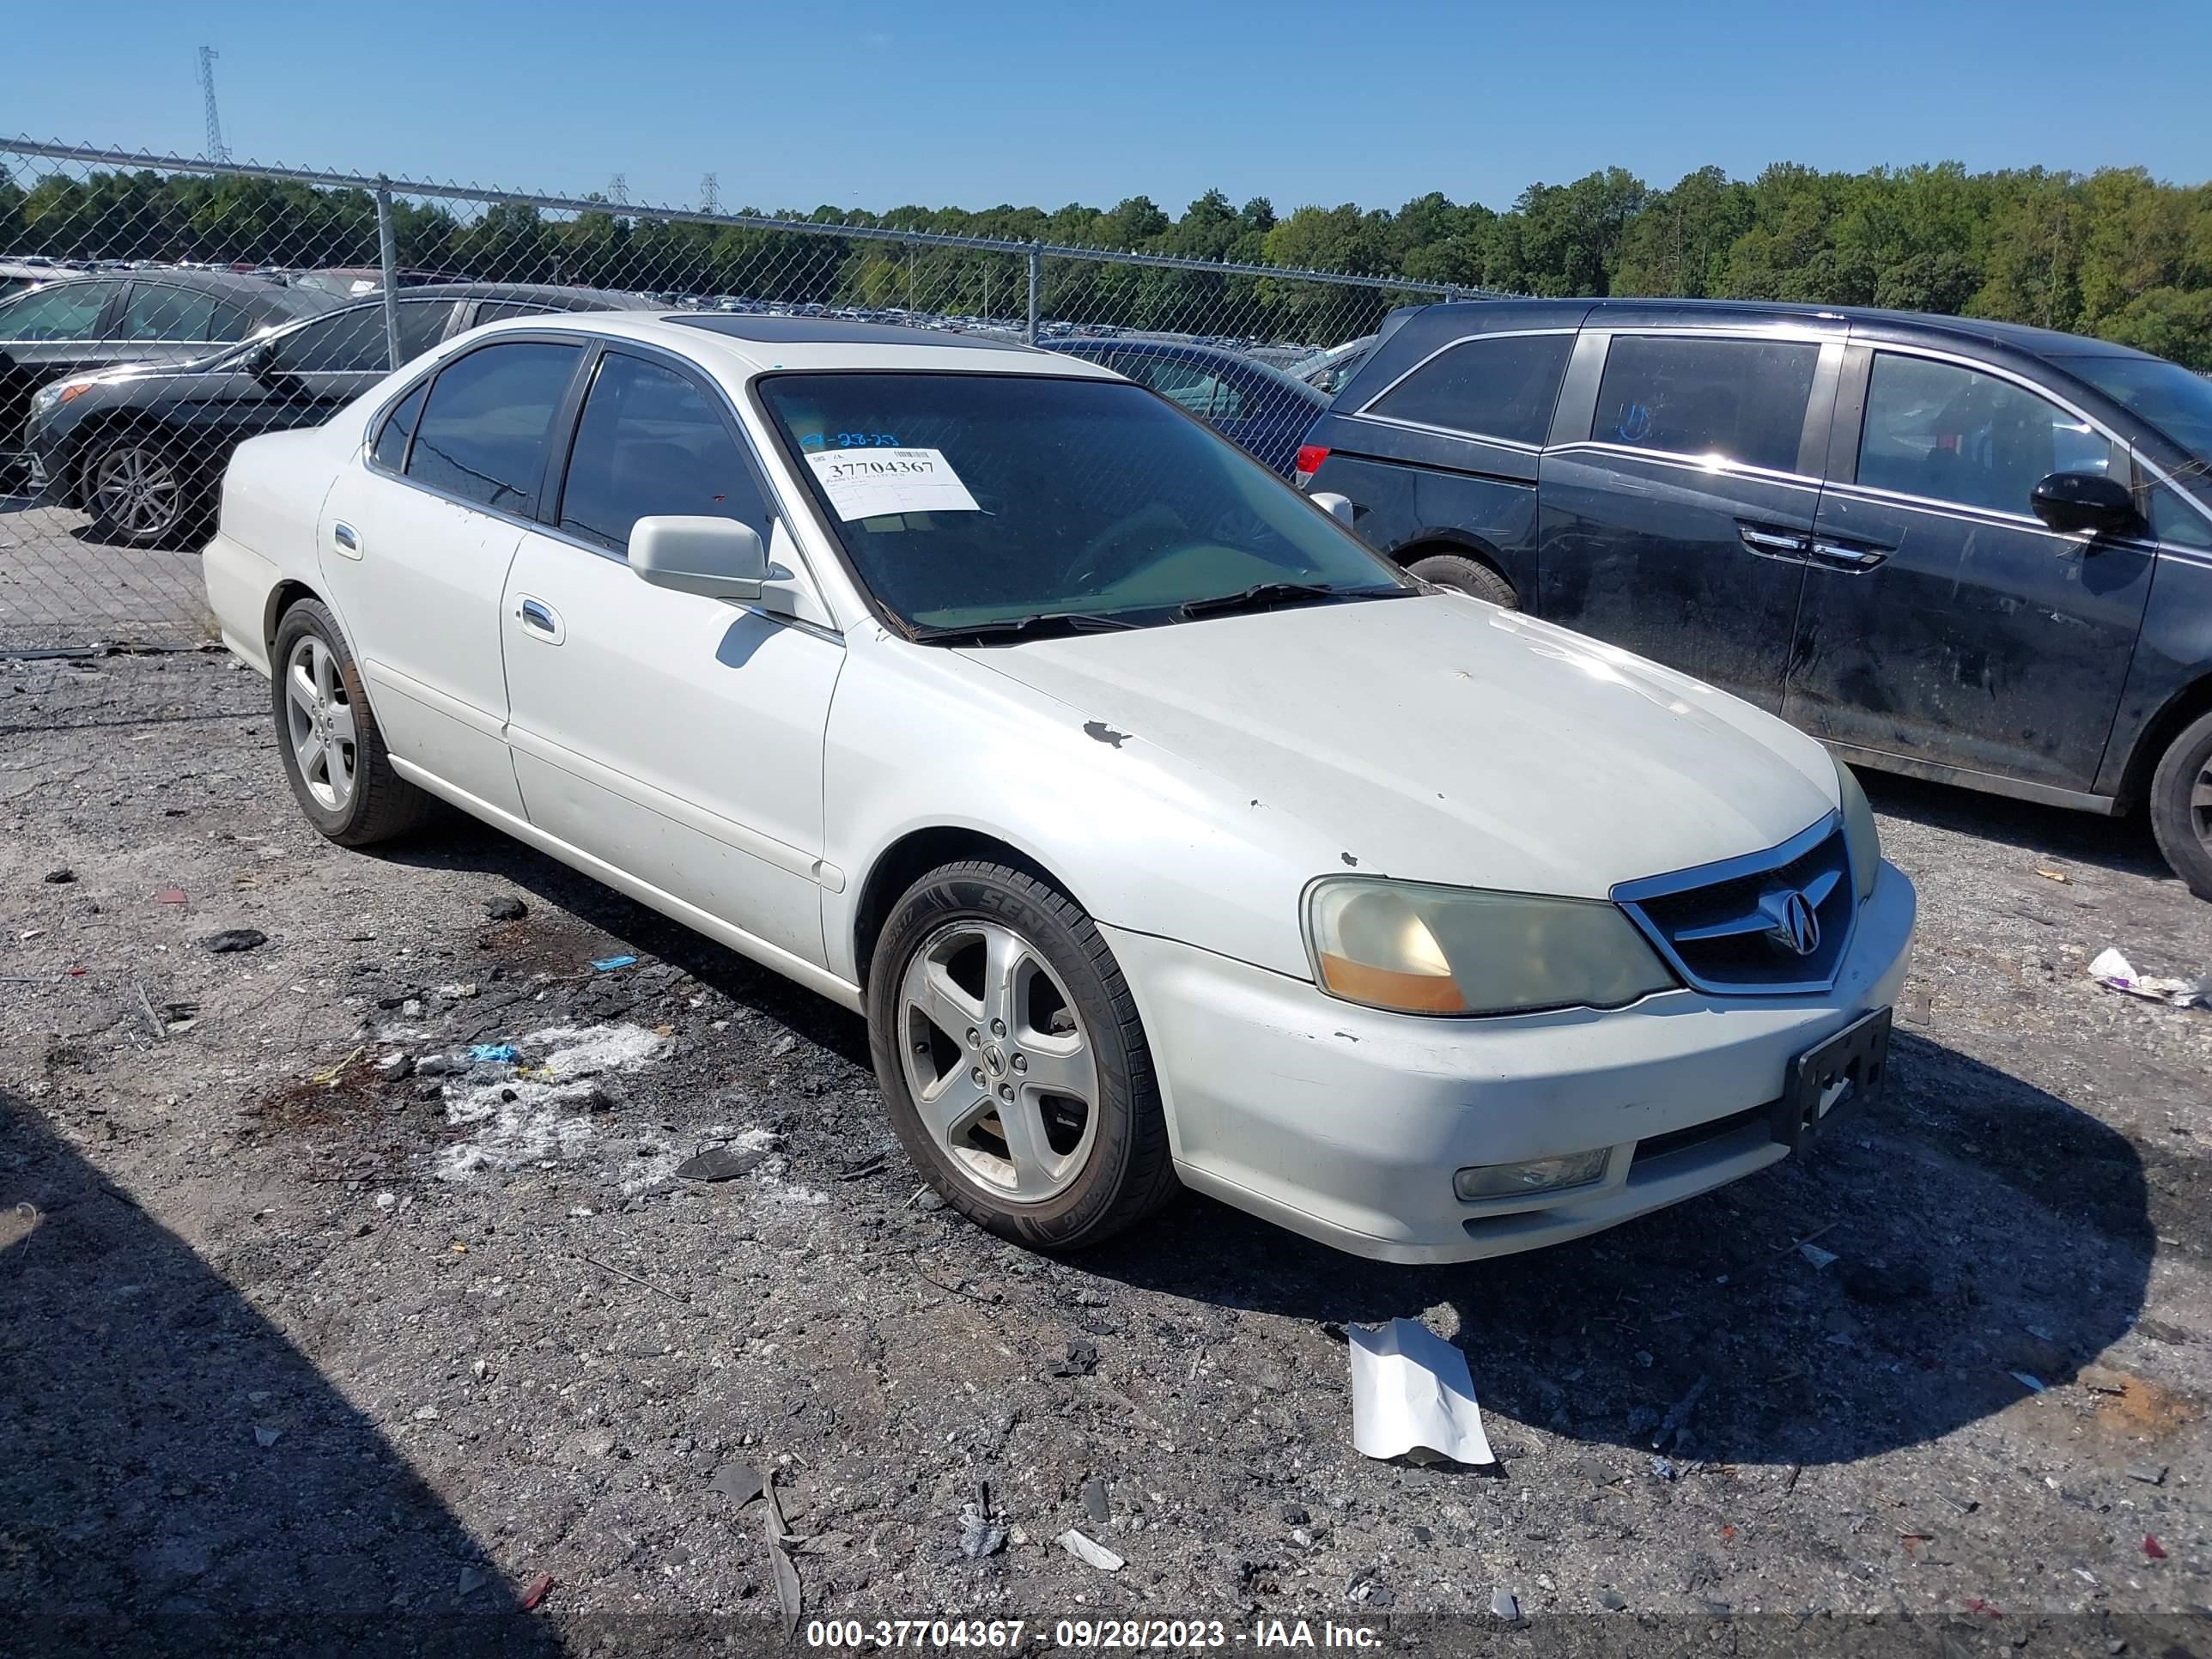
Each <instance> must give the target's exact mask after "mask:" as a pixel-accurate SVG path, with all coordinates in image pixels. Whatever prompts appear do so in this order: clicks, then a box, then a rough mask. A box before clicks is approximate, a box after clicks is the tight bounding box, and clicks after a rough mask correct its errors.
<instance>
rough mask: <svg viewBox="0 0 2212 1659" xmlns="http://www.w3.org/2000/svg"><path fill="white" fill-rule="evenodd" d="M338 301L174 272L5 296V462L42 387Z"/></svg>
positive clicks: (169, 355)
mask: <svg viewBox="0 0 2212 1659" xmlns="http://www.w3.org/2000/svg"><path fill="white" fill-rule="evenodd" d="M337 303H338V301H337V300H336V299H334V298H333V297H331V295H327V294H317V293H314V292H313V290H311V289H292V288H286V287H284V286H283V284H281V283H272V282H269V281H267V280H265V279H264V278H262V277H258V276H234V275H233V274H232V273H231V272H229V271H225V270H127V271H113V272H108V273H103V274H101V275H100V276H69V277H65V278H64V279H63V280H61V281H59V282H52V283H42V284H41V285H40V286H39V287H37V288H33V289H28V290H27V291H26V292H24V293H21V294H18V295H15V297H14V298H12V299H9V300H6V301H0V466H4V458H5V456H6V455H7V453H9V452H11V451H14V450H15V448H16V447H17V437H18V435H19V434H21V431H22V429H23V417H24V416H25V415H26V414H27V412H28V411H29V409H30V404H31V395H32V393H33V392H36V391H37V390H38V389H39V388H40V386H46V385H47V384H49V383H50V382H52V381H53V380H59V379H61V378H62V377H63V376H64V375H69V374H84V373H86V372H88V371H89V370H92V369H98V368H113V367H115V366H116V365H118V364H124V363H156V364H169V363H180V362H191V361H192V360H193V359H195V358H202V357H205V356H208V355H209V354H210V352H213V351H217V350H220V349H222V347H223V346H225V345H227V344H229V343H233V342H235V341H239V340H244V339H248V338H250V337H252V336H254V335H256V334H262V333H266V332H267V331H270V330H271V329H276V328H282V327H283V326H284V325H286V324H287V323H295V322H298V321H299V320H300V319H302V318H306V317H314V316H319V315H320V314H321V313H324V312H325V311H328V310H329V309H331V307H333V306H335V305H337Z"/></svg>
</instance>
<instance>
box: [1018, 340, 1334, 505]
mask: <svg viewBox="0 0 2212 1659" xmlns="http://www.w3.org/2000/svg"><path fill="white" fill-rule="evenodd" d="M1039 344H1040V345H1042V347H1043V349H1045V350H1047V351H1064V352H1066V353H1067V354H1068V355H1069V356H1076V357H1083V358H1086V359H1088V360H1089V361H1090V362H1094V363H1103V364H1105V365H1106V367H1107V368H1110V369H1112V370H1113V371H1114V372H1115V374H1124V375H1127V377H1128V378H1129V379H1130V380H1134V381H1135V382H1136V383H1137V384H1138V385H1139V386H1150V387H1152V390H1153V391H1155V392H1158V393H1159V394H1160V395H1161V396H1162V397H1164V398H1167V399H1168V400H1169V401H1170V403H1175V404H1181V405H1182V407H1183V408H1185V409H1187V410H1189V411H1190V412H1191V413H1192V414H1194V415H1195V416H1198V417H1199V419H1200V420H1201V421H1204V422H1206V424H1207V425H1208V426H1210V427H1212V428H1214V429H1215V430H1216V431H1217V432H1218V433H1220V434H1221V435H1222V436H1224V437H1225V438H1227V439H1228V440H1229V441H1231V443H1234V444H1236V445H1237V447H1239V448H1241V449H1243V450H1245V451H1247V452H1249V453H1251V454H1253V455H1255V456H1257V457H1258V458H1259V459H1261V460H1262V461H1265V462H1266V463H1267V465H1269V466H1271V467H1273V469H1274V470H1275V471H1277V472H1279V473H1281V474H1282V475H1283V477H1286V478H1287V477H1290V476H1291V465H1292V464H1293V463H1294V462H1295V461H1296V460H1297V453H1298V445H1299V442H1300V441H1302V440H1303V439H1304V436H1305V435H1306V429H1307V428H1309V427H1310V426H1312V424H1313V423H1314V417H1315V416H1316V415H1318V414H1320V413H1321V411H1322V410H1324V409H1326V408H1327V407H1328V399H1327V398H1323V397H1322V395H1321V394H1320V393H1319V392H1316V391H1314V390H1313V388H1312V387H1310V386H1303V385H1301V384H1300V383H1299V382H1297V381H1296V380H1292V379H1291V377H1290V376H1289V375H1287V374H1284V373H1283V372H1282V371H1281V370H1280V369H1278V368H1268V367H1267V365H1266V364H1265V363H1258V362H1253V361H1252V359H1250V358H1249V357H1247V356H1244V355H1243V353H1242V352H1237V351H1228V350H1225V349H1222V348H1221V347H1219V346H1201V345H1183V344H1180V343H1176V342H1175V341H1171V340H1112V341H1106V340H1084V339H1073V340H1043V341H1040V342H1039Z"/></svg>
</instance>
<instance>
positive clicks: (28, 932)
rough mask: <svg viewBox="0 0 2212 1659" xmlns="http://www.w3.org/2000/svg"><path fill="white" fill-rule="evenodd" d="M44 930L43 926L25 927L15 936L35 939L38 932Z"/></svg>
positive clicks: (43, 931)
mask: <svg viewBox="0 0 2212 1659" xmlns="http://www.w3.org/2000/svg"><path fill="white" fill-rule="evenodd" d="M45 932H46V929H45V928H43V927H26V928H25V929H24V930H23V931H22V932H21V933H18V934H16V935H15V937H16V938H17V939H36V938H38V937H39V935H40V934H41V933H45Z"/></svg>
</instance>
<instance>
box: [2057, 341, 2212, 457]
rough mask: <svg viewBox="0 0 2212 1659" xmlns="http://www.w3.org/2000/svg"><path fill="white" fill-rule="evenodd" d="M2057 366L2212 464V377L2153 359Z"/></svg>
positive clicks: (2084, 360) (2076, 360)
mask: <svg viewBox="0 0 2212 1659" xmlns="http://www.w3.org/2000/svg"><path fill="white" fill-rule="evenodd" d="M2059 366H2060V367H2061V368H2066V369H2070V370H2072V371H2073V372H2074V373H2075V374H2078V375H2080V376H2081V378H2082V379H2083V380H2087V381H2088V383H2089V384H2090V385H2091V386H2095V387H2096V388H2097V389H2098V390H2099V391H2100V392H2103V393H2104V394H2105V395H2106V397H2107V398H2112V399H2113V400H2114V401H2115V402H2118V403H2122V404H2126V405H2127V407H2128V409H2129V410H2130V412H2131V413H2133V414H2136V415H2138V416H2142V418H2143V419H2144V420H2146V421H2148V422H2150V423H2151V424H2152V425H2153V426H2154V427H2156V428H2158V429H2159V430H2160V432H2163V433H2164V434H2166V436H2167V437H2169V438H2171V439H2172V440H2173V441H2174V442H2175V443H2177V444H2179V445H2180V446H2181V447H2183V448H2184V449H2185V450H2187V451H2188V452H2189V453H2191V454H2192V455H2194V456H2196V457H2197V459H2198V460H2200V461H2203V462H2205V463H2207V464H2208V465H2212V378H2207V377H2206V376H2204V375H2202V374H2192V373H2191V372H2190V371H2189V370H2188V369H2185V368H2183V367H2182V366H2181V365H2180V364H2179V363H2169V362H2165V361H2163V360H2162V359H2159V358H2153V357H2067V358H2063V359H2062V360H2061V361H2060V364H2059Z"/></svg>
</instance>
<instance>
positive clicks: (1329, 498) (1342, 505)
mask: <svg viewBox="0 0 2212 1659" xmlns="http://www.w3.org/2000/svg"><path fill="white" fill-rule="evenodd" d="M1306 499H1307V500H1308V501H1311V502H1312V503H1313V504H1314V505H1315V506H1316V507H1319V508H1320V509H1321V510H1322V512H1324V513H1328V516H1329V517H1330V518H1332V519H1334V520H1336V521H1337V522H1338V523H1339V524H1340V525H1342V526H1344V527H1345V528H1346V530H1349V529H1351V528H1352V497H1351V496H1349V495H1338V494H1337V493H1336V492H1335V491H1334V489H1323V490H1320V491H1317V492H1316V493H1315V494H1313V495H1309V496H1307V497H1306Z"/></svg>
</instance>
